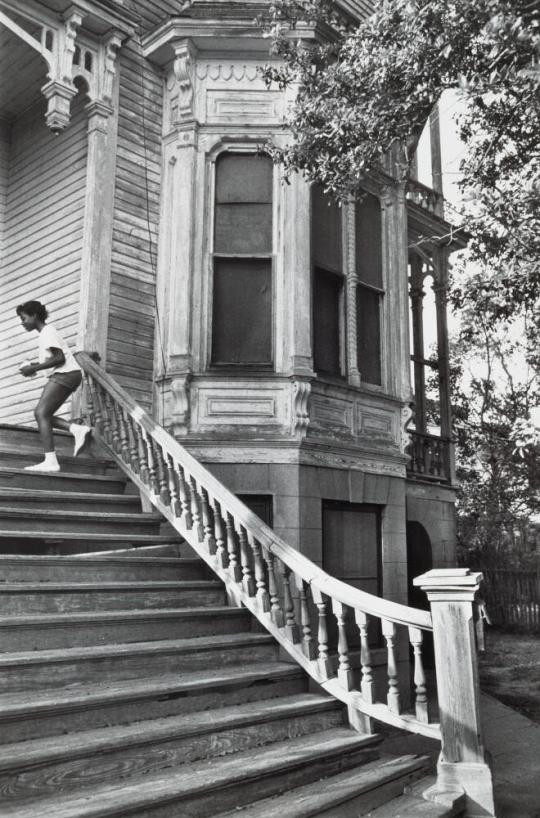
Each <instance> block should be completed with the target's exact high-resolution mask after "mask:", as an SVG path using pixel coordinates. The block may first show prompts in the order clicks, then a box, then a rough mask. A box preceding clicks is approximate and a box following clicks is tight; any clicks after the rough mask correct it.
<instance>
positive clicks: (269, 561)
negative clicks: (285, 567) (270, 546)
mask: <svg viewBox="0 0 540 818" xmlns="http://www.w3.org/2000/svg"><path fill="white" fill-rule="evenodd" d="M264 561H265V562H266V568H267V570H268V593H269V596H270V614H271V616H272V621H273V623H274V625H276V626H277V627H278V628H282V627H283V626H284V625H285V616H284V615H283V611H282V610H281V603H280V601H279V594H278V588H277V582H276V569H275V558H274V555H273V554H272V553H271V552H270V551H266V552H265V555H264Z"/></svg>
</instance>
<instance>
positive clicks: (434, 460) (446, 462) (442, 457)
mask: <svg viewBox="0 0 540 818" xmlns="http://www.w3.org/2000/svg"><path fill="white" fill-rule="evenodd" d="M409 434H410V440H411V442H410V447H409V452H410V455H411V460H410V463H409V465H408V467H407V471H408V473H409V476H410V477H416V478H418V479H425V480H433V481H436V482H439V483H446V482H449V480H450V441H449V440H447V439H446V438H443V437H437V435H428V434H425V433H423V432H415V431H411V432H410V433H409Z"/></svg>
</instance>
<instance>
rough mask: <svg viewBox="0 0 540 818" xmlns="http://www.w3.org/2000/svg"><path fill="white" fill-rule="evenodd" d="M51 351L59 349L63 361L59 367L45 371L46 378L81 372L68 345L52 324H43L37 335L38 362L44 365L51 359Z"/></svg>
mask: <svg viewBox="0 0 540 818" xmlns="http://www.w3.org/2000/svg"><path fill="white" fill-rule="evenodd" d="M52 349H61V350H62V352H63V353H64V358H65V361H64V363H63V364H62V365H61V366H55V367H54V368H51V369H49V370H45V372H46V374H47V377H48V378H50V377H51V375H54V373H55V372H82V370H81V367H80V366H79V364H78V363H77V361H76V360H75V358H74V357H73V354H72V352H71V351H70V349H69V347H68V345H67V344H66V342H65V341H64V339H63V338H62V336H61V335H60V334H59V332H58V330H57V329H56V327H55V326H54V324H45V326H44V327H43V329H42V330H41V332H40V333H39V355H38V358H39V362H40V364H44V363H45V361H48V360H49V358H51V357H52V352H51V350H52Z"/></svg>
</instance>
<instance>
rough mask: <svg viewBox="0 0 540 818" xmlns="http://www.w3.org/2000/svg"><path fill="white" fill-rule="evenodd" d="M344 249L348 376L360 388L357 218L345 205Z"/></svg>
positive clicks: (353, 209) (348, 206)
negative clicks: (357, 308) (357, 307)
mask: <svg viewBox="0 0 540 818" xmlns="http://www.w3.org/2000/svg"><path fill="white" fill-rule="evenodd" d="M343 247H344V248H345V253H344V262H345V263H344V270H345V281H346V287H347V298H346V306H347V333H346V335H347V375H348V380H349V383H350V384H352V385H353V386H360V380H361V378H360V371H359V369H358V315H357V311H356V290H357V288H358V272H357V270H356V218H355V206H354V205H350V204H349V205H343Z"/></svg>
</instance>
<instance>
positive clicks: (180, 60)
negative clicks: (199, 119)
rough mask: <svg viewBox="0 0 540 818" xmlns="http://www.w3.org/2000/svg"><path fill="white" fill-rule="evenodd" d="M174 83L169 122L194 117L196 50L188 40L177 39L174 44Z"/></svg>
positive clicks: (175, 122) (183, 120) (180, 121)
mask: <svg viewBox="0 0 540 818" xmlns="http://www.w3.org/2000/svg"><path fill="white" fill-rule="evenodd" d="M174 53H175V59H174V77H175V83H174V86H173V89H172V96H171V120H172V122H171V124H173V125H175V124H180V123H182V122H185V121H186V120H193V119H194V116H195V114H194V105H193V102H194V93H195V87H194V83H195V65H196V51H195V47H194V46H193V44H192V43H191V41H190V40H179V41H177V42H176V43H175V45H174Z"/></svg>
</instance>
